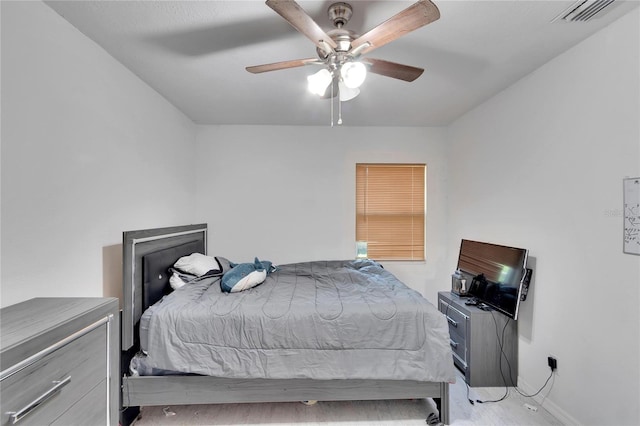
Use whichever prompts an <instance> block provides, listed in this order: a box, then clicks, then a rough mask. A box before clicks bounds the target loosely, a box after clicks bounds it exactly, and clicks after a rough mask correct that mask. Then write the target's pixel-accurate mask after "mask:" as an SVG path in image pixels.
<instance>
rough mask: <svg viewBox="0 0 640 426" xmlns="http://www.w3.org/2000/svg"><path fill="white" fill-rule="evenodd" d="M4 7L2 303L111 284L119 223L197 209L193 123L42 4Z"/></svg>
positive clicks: (108, 289)
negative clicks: (193, 161)
mask: <svg viewBox="0 0 640 426" xmlns="http://www.w3.org/2000/svg"><path fill="white" fill-rule="evenodd" d="M1 7H2V180H1V182H2V277H1V287H0V289H1V291H0V295H1V304H2V306H6V305H9V304H13V303H16V302H19V301H22V300H26V299H29V298H32V297H36V296H102V295H103V294H105V295H117V294H118V292H121V290H120V287H121V281H122V279H121V274H122V272H121V271H122V266H121V256H122V255H121V247H120V245H119V244H120V243H121V241H122V232H123V231H125V230H132V229H140V228H147V227H156V226H169V225H178V224H183V223H188V222H191V219H192V218H193V217H194V215H193V211H192V209H190V208H189V206H193V204H194V196H195V190H194V189H193V182H194V181H195V174H194V172H193V170H192V168H191V167H190V164H191V162H192V160H193V156H194V145H195V126H194V125H193V123H192V122H191V121H190V120H188V119H187V118H186V117H185V116H184V114H182V113H181V112H179V111H178V110H177V109H175V108H174V107H173V106H172V105H170V104H169V103H168V102H167V101H166V100H165V99H164V98H162V97H161V96H160V95H159V94H158V93H156V92H155V91H154V90H152V89H151V88H150V87H148V86H147V85H146V84H145V83H143V82H142V81H141V80H140V79H138V78H137V77H136V76H135V75H134V74H133V73H131V72H130V71H129V70H128V69H126V68H125V67H124V66H122V65H121V64H120V63H119V62H117V61H116V60H115V59H113V58H112V57H111V56H109V55H108V54H107V53H106V52H104V50H102V48H100V47H99V46H97V45H96V44H95V43H94V42H92V41H90V40H89V39H88V38H86V37H85V36H84V35H82V34H81V33H80V32H79V31H78V30H76V29H75V28H74V27H72V26H71V25H70V24H69V23H68V22H67V21H65V20H63V19H62V18H61V17H60V16H59V15H57V14H56V13H55V12H54V11H53V10H51V9H50V8H49V7H48V6H46V5H45V4H43V3H41V2H5V1H3V2H1ZM185 207H186V208H185Z"/></svg>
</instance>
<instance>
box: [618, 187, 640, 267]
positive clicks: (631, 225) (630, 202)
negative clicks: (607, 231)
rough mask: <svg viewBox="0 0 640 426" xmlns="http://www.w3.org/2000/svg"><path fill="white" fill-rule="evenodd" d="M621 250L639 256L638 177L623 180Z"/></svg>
mask: <svg viewBox="0 0 640 426" xmlns="http://www.w3.org/2000/svg"><path fill="white" fill-rule="evenodd" d="M622 186H623V204H624V205H623V210H622V211H623V221H624V229H623V249H622V251H623V252H624V253H627V254H635V255H640V177H636V178H625V179H623V185H622Z"/></svg>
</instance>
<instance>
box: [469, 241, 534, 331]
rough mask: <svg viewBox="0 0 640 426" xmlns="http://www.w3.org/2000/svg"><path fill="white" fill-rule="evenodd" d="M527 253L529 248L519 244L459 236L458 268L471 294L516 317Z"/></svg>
mask: <svg viewBox="0 0 640 426" xmlns="http://www.w3.org/2000/svg"><path fill="white" fill-rule="evenodd" d="M527 256H528V251H527V250H525V249H521V248H516V247H507V246H501V245H498V244H491V243H483V242H479V241H471V240H462V242H461V243H460V254H459V256H458V270H460V271H461V272H463V273H464V274H465V276H466V278H467V286H468V290H467V292H468V293H469V295H470V296H473V297H475V298H476V299H478V300H479V301H480V302H482V303H485V304H487V305H489V306H491V307H493V308H494V309H496V310H498V311H500V312H502V313H504V314H506V315H508V316H510V317H511V318H513V319H518V309H519V306H520V295H521V293H522V281H523V278H524V276H525V273H526V267H527ZM480 275H482V277H479V279H476V280H473V277H478V276H480Z"/></svg>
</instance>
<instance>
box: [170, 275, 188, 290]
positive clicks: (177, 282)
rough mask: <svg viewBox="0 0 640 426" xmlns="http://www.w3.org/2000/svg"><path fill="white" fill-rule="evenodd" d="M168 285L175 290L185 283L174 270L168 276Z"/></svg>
mask: <svg viewBox="0 0 640 426" xmlns="http://www.w3.org/2000/svg"><path fill="white" fill-rule="evenodd" d="M169 285H170V286H171V288H172V289H174V290H177V289H179V288H180V287H182V286H183V285H185V282H184V281H182V280H181V279H180V275H178V273H177V272H174V273H173V275H171V278H169Z"/></svg>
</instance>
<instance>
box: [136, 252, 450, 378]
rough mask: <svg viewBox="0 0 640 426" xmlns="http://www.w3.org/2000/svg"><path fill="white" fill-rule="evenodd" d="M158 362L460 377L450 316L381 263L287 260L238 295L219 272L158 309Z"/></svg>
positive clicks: (149, 343)
mask: <svg viewBox="0 0 640 426" xmlns="http://www.w3.org/2000/svg"><path fill="white" fill-rule="evenodd" d="M140 333H141V342H142V345H143V348H142V349H143V350H144V351H146V352H147V354H148V355H147V359H146V362H147V363H148V365H149V366H150V367H153V368H157V369H165V370H175V371H180V372H185V373H196V374H205V375H211V376H219V377H234V378H269V379H287V378H312V379H389V380H420V381H453V380H454V372H453V364H452V355H451V349H450V346H449V333H448V328H447V324H446V320H445V318H444V316H443V315H442V314H441V313H440V312H438V310H437V309H436V308H435V307H434V306H433V305H432V304H431V303H430V302H428V301H427V300H426V299H425V298H423V297H422V296H421V295H420V294H419V293H418V292H416V291H414V290H412V289H410V288H408V287H407V286H406V285H405V284H403V283H402V282H400V281H399V280H398V279H397V278H396V277H395V276H394V275H392V274H391V273H389V272H388V271H386V270H385V269H383V268H382V267H381V266H380V265H378V264H377V263H375V262H372V261H368V260H365V261H353V260H352V261H323V262H309V263H296V264H290V265H281V266H278V270H277V271H276V272H274V273H272V274H271V275H269V276H268V277H267V280H266V281H265V282H264V283H263V284H261V285H259V286H258V287H255V288H253V289H251V290H246V291H242V292H239V293H223V292H221V291H220V283H219V278H208V279H205V280H203V281H200V282H194V283H190V284H188V285H186V286H184V287H182V288H180V289H178V290H177V291H174V292H173V293H171V294H170V295H168V296H166V297H165V298H164V299H163V300H162V301H160V302H159V303H157V304H156V305H154V306H152V307H151V308H149V309H148V310H147V311H146V312H145V313H144V315H143V317H142V319H141V326H140Z"/></svg>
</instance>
